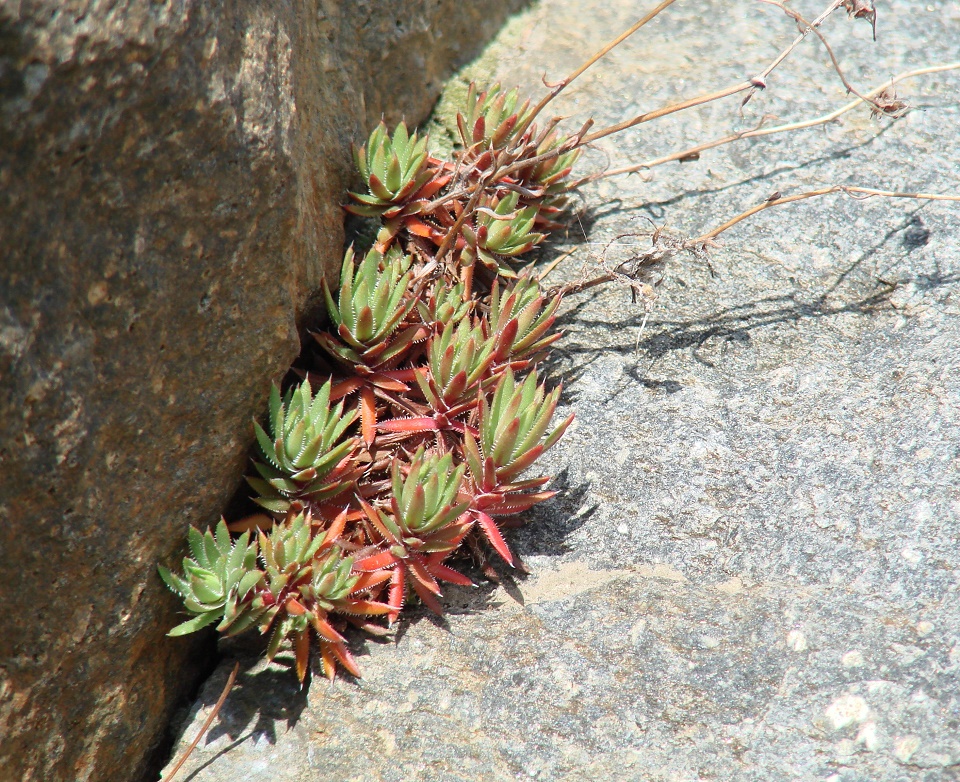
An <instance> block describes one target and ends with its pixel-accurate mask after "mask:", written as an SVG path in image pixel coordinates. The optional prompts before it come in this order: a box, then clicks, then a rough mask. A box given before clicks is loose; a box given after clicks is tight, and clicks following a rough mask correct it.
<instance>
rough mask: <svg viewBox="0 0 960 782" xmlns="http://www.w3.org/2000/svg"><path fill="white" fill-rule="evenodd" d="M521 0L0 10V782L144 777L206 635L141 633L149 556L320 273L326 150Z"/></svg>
mask: <svg viewBox="0 0 960 782" xmlns="http://www.w3.org/2000/svg"><path fill="white" fill-rule="evenodd" d="M388 6H389V7H388ZM518 6H519V3H517V2H513V0H494V1H493V2H483V3H479V2H454V1H453V0H439V1H437V0H401V1H399V2H393V3H390V4H386V5H385V4H383V3H377V2H372V1H371V0H358V1H356V2H350V3H341V2H333V1H332V0H312V1H311V2H296V3H285V2H271V1H270V0H267V1H266V2H260V1H257V2H249V1H248V0H229V1H227V2H196V1H195V0H182V1H181V0H168V1H165V2H155V1H154V0H121V1H120V2H109V3H104V2H92V1H91V0H66V1H64V0H40V2H34V3H17V2H14V3H0V544H2V551H3V555H4V561H5V562H6V563H7V568H8V572H7V577H6V578H4V579H3V584H2V586H0V599H2V603H3V605H4V620H3V623H2V626H3V632H2V633H0V735H2V736H3V739H2V741H0V780H2V782H14V781H16V782H20V781H25V780H34V781H36V782H54V781H55V780H69V782H75V781H80V780H84V781H86V780H110V781H113V780H136V779H139V778H140V777H141V775H142V774H143V772H144V769H145V768H147V767H148V766H149V765H150V762H151V761H150V757H151V753H152V752H154V750H155V749H156V747H157V745H158V742H159V741H160V740H161V739H162V737H163V735H164V731H165V729H166V726H167V725H168V723H169V720H170V716H171V713H172V710H173V709H174V707H175V706H176V704H177V702H178V700H180V699H182V698H184V697H185V696H186V695H187V693H189V692H190V690H191V688H193V687H195V686H196V684H197V682H198V676H200V675H201V674H202V673H203V671H204V669H205V667H206V666H208V665H209V660H210V651H211V646H212V639H211V638H210V637H207V638H205V639H200V640H199V641H189V640H183V639H176V640H175V639H167V638H165V636H164V633H165V632H166V630H167V629H169V628H170V627H171V626H172V625H173V624H175V623H176V621H177V619H176V601H175V600H174V599H173V596H172V595H170V594H169V593H168V592H167V590H166V589H165V588H164V587H163V584H162V583H161V582H160V580H159V578H158V576H157V572H156V566H157V563H158V562H160V561H163V562H164V563H166V564H173V562H174V561H175V560H176V559H178V557H179V556H180V555H181V552H182V547H183V541H184V536H185V533H186V530H187V528H188V525H191V524H193V525H197V526H206V525H208V524H210V523H211V522H212V521H214V520H216V518H217V516H218V515H219V514H220V513H221V512H222V510H223V507H224V505H225V503H226V501H227V500H228V498H229V497H230V495H231V494H232V493H233V492H234V491H235V490H236V488H237V486H238V485H239V482H240V478H241V475H242V472H243V470H244V469H245V467H246V464H245V460H246V453H247V450H248V447H249V444H250V441H251V440H252V437H253V434H252V431H251V426H250V420H251V418H252V417H253V416H254V415H258V414H260V412H261V409H262V407H263V405H264V404H265V400H266V397H267V393H268V391H269V387H270V382H271V381H273V380H278V379H279V378H280V377H282V376H283V374H284V373H285V372H286V370H287V369H288V367H289V365H290V362H291V361H292V359H293V358H294V356H296V354H297V352H298V350H299V336H298V332H301V333H302V327H303V326H304V325H305V324H306V323H307V322H308V321H309V320H310V317H311V310H312V305H311V302H312V301H313V300H314V297H315V295H316V293H317V289H318V286H319V282H320V280H321V278H322V276H323V275H324V274H325V273H327V272H335V271H336V270H337V269H338V268H339V263H340V258H341V257H342V248H343V214H342V211H341V209H340V204H341V202H342V200H343V197H344V192H345V189H346V187H347V186H348V185H349V184H352V182H351V180H350V177H351V176H352V175H353V174H352V166H351V157H350V144H351V142H354V141H359V140H361V139H362V138H364V137H365V136H366V134H367V133H369V132H370V130H372V128H373V127H374V125H375V124H376V123H377V122H378V121H379V120H380V117H381V115H383V116H385V117H386V118H387V120H388V121H390V122H396V121H399V120H400V119H401V118H402V117H404V116H406V117H407V118H408V119H409V120H411V121H414V122H416V121H420V120H421V119H423V117H424V116H425V115H426V114H427V112H428V111H429V110H430V107H431V106H432V105H433V103H434V101H435V99H436V97H437V95H438V94H439V91H440V88H441V85H442V83H443V81H444V79H445V78H447V77H448V76H449V74H450V73H451V72H452V70H453V69H454V68H455V67H459V66H460V65H462V64H463V63H464V62H466V61H467V59H469V58H470V57H471V56H473V55H474V54H476V52H477V51H478V50H479V46H480V45H481V43H482V42H483V41H484V40H488V39H489V38H490V37H491V36H492V35H493V33H494V32H495V31H496V29H497V28H498V27H499V25H500V24H501V23H502V22H503V20H504V18H505V17H506V15H507V14H508V13H509V12H510V11H511V10H515V9H516V8H517V7H518ZM454 11H455V12H454ZM155 770H156V769H155V768H154V772H155Z"/></svg>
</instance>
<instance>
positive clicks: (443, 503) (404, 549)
mask: <svg viewBox="0 0 960 782" xmlns="http://www.w3.org/2000/svg"><path fill="white" fill-rule="evenodd" d="M465 469H466V468H465V465H462V464H461V465H457V466H456V467H454V465H453V456H452V455H451V454H450V453H445V454H443V455H438V454H429V455H425V453H424V449H423V448H421V449H419V450H418V451H417V452H416V454H415V455H414V457H413V460H412V462H411V463H410V466H409V468H408V470H407V474H406V476H405V477H404V475H403V471H402V469H401V462H400V460H399V459H397V460H394V462H393V467H392V470H391V489H392V492H391V496H390V501H389V510H384V509H383V508H379V507H378V508H375V507H373V506H372V505H370V503H368V502H366V501H365V500H363V499H361V503H362V505H363V509H364V512H365V514H366V519H367V521H369V523H370V526H371V533H372V534H373V535H374V536H375V537H377V538H380V539H381V541H382V543H381V544H380V545H381V546H382V547H383V548H382V549H381V550H380V551H377V552H376V553H372V554H369V555H367V556H365V557H363V558H362V559H360V560H359V561H358V562H357V563H356V565H355V567H356V568H357V569H358V570H361V571H367V572H372V571H377V570H382V569H384V568H389V569H391V570H392V571H393V572H392V575H391V579H390V590H389V601H388V602H389V603H390V605H391V606H392V611H391V613H390V614H389V615H388V618H389V620H390V621H391V622H394V621H395V620H396V618H397V616H398V615H399V613H400V610H401V608H402V607H403V603H404V596H405V593H406V589H407V586H410V587H412V589H413V591H414V592H416V594H417V595H418V596H419V597H420V600H421V601H422V602H423V603H424V605H426V606H427V607H428V608H430V609H431V610H432V611H434V612H435V613H437V614H442V613H443V609H442V608H441V607H440V603H439V602H438V601H437V597H438V596H439V595H440V585H439V584H438V583H437V582H438V581H447V582H450V583H453V584H460V585H463V586H470V585H471V584H472V582H471V581H470V579H468V578H467V577H466V576H464V575H463V574H462V573H458V572H457V571H456V570H454V569H453V568H450V567H447V566H446V565H444V564H443V561H444V560H445V559H446V558H447V557H448V556H449V555H450V554H451V553H452V552H453V551H454V550H455V549H456V548H457V546H459V544H460V541H462V540H463V539H464V537H466V535H467V533H468V532H469V531H470V527H471V525H472V522H471V521H470V520H469V519H468V518H466V516H465V511H466V510H467V508H468V507H469V502H467V501H466V499H465V498H461V496H460V491H461V487H462V484H463V477H464V472H465Z"/></svg>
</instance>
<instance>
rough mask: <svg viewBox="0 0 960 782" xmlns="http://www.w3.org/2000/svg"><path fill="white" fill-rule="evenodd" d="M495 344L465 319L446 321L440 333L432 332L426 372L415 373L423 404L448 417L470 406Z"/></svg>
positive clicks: (490, 360) (475, 325)
mask: <svg viewBox="0 0 960 782" xmlns="http://www.w3.org/2000/svg"><path fill="white" fill-rule="evenodd" d="M495 347H496V342H495V340H493V339H489V338H488V337H487V336H486V334H484V330H483V327H482V326H481V325H480V324H479V323H474V322H473V321H472V320H471V319H469V318H464V319H463V320H461V321H460V322H459V323H452V322H451V323H448V324H447V325H446V326H445V327H444V329H443V331H442V332H440V334H435V335H433V336H432V337H431V338H430V342H429V343H428V345H427V371H426V372H424V371H423V370H417V373H416V378H417V383H418V385H419V386H420V390H421V391H422V392H423V395H424V397H425V398H426V400H427V404H429V405H430V407H431V408H432V409H433V410H434V411H435V412H442V413H445V414H446V415H448V416H451V415H457V414H458V413H460V412H462V410H464V409H466V408H467V407H472V406H473V405H474V403H475V401H476V392H477V389H478V388H479V384H480V381H481V379H482V378H483V377H484V375H485V374H486V372H487V369H488V368H489V367H490V363H491V362H492V361H493V353H494V348H495ZM464 402H466V404H464Z"/></svg>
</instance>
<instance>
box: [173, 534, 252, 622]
mask: <svg viewBox="0 0 960 782" xmlns="http://www.w3.org/2000/svg"><path fill="white" fill-rule="evenodd" d="M187 542H188V543H189V546H190V552H191V553H192V554H193V556H192V557H185V558H184V560H183V576H178V575H176V574H175V573H171V572H170V571H169V570H168V569H167V568H165V567H160V568H158V570H159V571H160V577H161V578H162V579H163V581H164V583H165V584H166V585H167V586H168V587H170V589H172V590H173V591H174V592H176V593H177V594H178V595H180V597H182V598H183V604H184V607H185V608H186V609H187V611H189V612H190V613H191V614H194V615H195V616H194V618H193V619H188V620H187V621H186V622H183V623H182V624H179V625H177V626H176V627H174V628H173V629H172V630H171V631H170V632H169V633H168V635H186V634H187V633H192V632H195V631H196V630H200V629H201V628H203V627H206V626H207V625H211V624H213V623H214V622H219V624H218V625H217V629H218V630H220V631H221V632H229V633H231V634H233V633H236V632H240V631H241V630H243V629H244V628H246V627H248V626H249V625H250V624H252V623H253V621H255V620H256V616H255V613H254V612H251V610H250V606H249V605H248V604H247V603H245V602H244V601H245V599H246V597H247V596H248V595H249V594H250V593H251V591H252V590H253V589H254V587H256V586H257V585H258V584H259V583H260V581H261V580H262V578H263V573H261V572H260V571H259V570H257V569H256V565H257V543H256V541H254V542H253V543H251V542H250V533H249V532H245V533H244V534H243V535H241V536H240V539H239V540H237V541H235V542H234V541H232V540H231V539H230V532H229V531H228V530H227V524H226V522H225V521H223V520H222V519H221V520H220V523H219V524H217V529H216V534H214V533H212V532H210V530H207V531H206V532H205V533H202V534H201V532H200V531H199V530H198V529H196V528H194V527H191V528H190V531H189V533H188V534H187Z"/></svg>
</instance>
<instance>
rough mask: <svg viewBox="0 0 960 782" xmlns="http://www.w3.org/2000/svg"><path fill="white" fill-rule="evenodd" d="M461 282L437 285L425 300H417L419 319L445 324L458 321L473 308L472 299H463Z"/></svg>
mask: <svg viewBox="0 0 960 782" xmlns="http://www.w3.org/2000/svg"><path fill="white" fill-rule="evenodd" d="M464 290H465V288H464V285H463V283H462V282H458V283H455V284H453V285H449V286H448V285H437V286H435V287H434V288H433V289H432V290H431V291H430V292H429V296H428V298H427V300H426V301H418V302H417V311H418V313H419V315H420V320H421V321H422V322H423V323H426V324H429V325H438V326H441V327H442V326H445V325H447V324H450V323H454V324H456V323H459V322H460V321H461V320H463V319H464V318H465V317H466V316H467V315H468V314H469V312H470V310H471V309H472V308H473V301H471V300H469V299H467V300H465V299H464V295H463V294H464Z"/></svg>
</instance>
